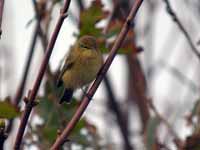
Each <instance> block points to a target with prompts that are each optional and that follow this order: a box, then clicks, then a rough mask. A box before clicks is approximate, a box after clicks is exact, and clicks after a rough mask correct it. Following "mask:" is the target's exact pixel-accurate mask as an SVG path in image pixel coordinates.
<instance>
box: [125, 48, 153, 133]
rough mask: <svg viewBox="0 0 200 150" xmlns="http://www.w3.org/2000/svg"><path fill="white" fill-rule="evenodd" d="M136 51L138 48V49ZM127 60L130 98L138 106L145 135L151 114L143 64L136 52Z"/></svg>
mask: <svg viewBox="0 0 200 150" xmlns="http://www.w3.org/2000/svg"><path fill="white" fill-rule="evenodd" d="M135 47H136V45H135ZM136 49H138V48H137V47H136ZM136 51H137V50H136ZM127 60H128V66H129V70H130V77H129V78H130V82H129V96H130V99H131V100H132V101H133V102H136V104H137V105H138V109H139V113H140V118H141V123H142V132H143V133H144V132H145V131H146V127H147V122H148V120H149V117H150V112H149V108H148V105H147V99H148V98H147V95H146V89H147V82H146V79H145V75H144V73H143V70H142V67H141V64H140V62H139V60H138V58H137V57H135V55H134V52H133V53H132V54H131V55H130V56H128V58H127Z"/></svg>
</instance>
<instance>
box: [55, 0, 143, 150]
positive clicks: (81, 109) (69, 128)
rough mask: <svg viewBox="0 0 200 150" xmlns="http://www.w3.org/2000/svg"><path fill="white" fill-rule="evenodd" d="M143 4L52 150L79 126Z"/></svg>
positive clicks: (132, 14)
mask: <svg viewBox="0 0 200 150" xmlns="http://www.w3.org/2000/svg"><path fill="white" fill-rule="evenodd" d="M142 2H143V0H136V1H135V3H134V5H133V7H132V9H131V12H130V14H129V16H128V17H127V19H126V22H125V23H124V25H123V27H122V30H121V32H120V33H119V35H118V37H117V39H116V40H115V43H114V45H113V47H112V49H111V51H110V54H109V56H108V58H107V60H106V62H105V63H104V65H103V66H102V68H101V70H100V72H99V74H98V75H97V78H96V80H95V81H94V83H93V84H92V86H91V88H90V89H89V91H88V92H87V94H86V96H85V97H84V98H83V100H82V102H81V104H80V106H79V107H78V109H77V110H76V112H75V114H74V116H73V117H72V119H71V120H70V122H69V124H68V125H67V126H66V128H65V129H64V131H63V132H62V134H61V135H60V136H59V137H58V138H57V139H56V141H55V143H54V144H53V146H52V147H51V149H52V150H55V149H58V148H59V147H60V146H61V145H62V144H63V143H64V142H65V141H66V139H67V137H68V136H69V134H70V132H71V131H72V129H73V128H74V127H75V125H76V124H77V122H78V121H79V119H80V118H81V116H82V114H83V113H84V111H85V110H86V108H87V106H88V104H89V102H90V100H91V98H92V97H93V95H94V94H95V92H96V90H97V88H98V87H99V85H100V83H101V81H102V80H103V78H104V77H105V74H106V72H107V71H108V69H109V67H110V65H111V63H112V61H113V59H114V57H115V55H116V53H117V50H118V49H119V48H120V46H121V44H122V42H123V40H124V39H125V36H126V34H127V33H128V31H129V29H130V28H131V27H132V25H133V19H134V17H135V15H136V13H137V11H138V9H139V7H140V6H141V4H142Z"/></svg>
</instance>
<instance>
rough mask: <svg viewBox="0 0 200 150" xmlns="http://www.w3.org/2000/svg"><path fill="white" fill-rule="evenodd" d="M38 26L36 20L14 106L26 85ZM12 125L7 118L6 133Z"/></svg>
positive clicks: (11, 121)
mask: <svg viewBox="0 0 200 150" xmlns="http://www.w3.org/2000/svg"><path fill="white" fill-rule="evenodd" d="M38 26H39V22H37V25H36V26H35V31H34V33H33V34H34V35H33V38H32V42H31V46H30V50H29V54H28V58H27V61H26V63H25V64H26V65H25V69H24V72H23V77H22V79H21V81H20V84H19V87H18V88H17V92H16V94H15V97H14V98H13V105H14V106H15V107H16V108H17V107H18V104H19V102H20V100H21V98H22V95H23V92H24V88H25V85H26V80H27V76H28V72H29V69H30V64H31V61H32V58H33V52H34V50H35V45H36V39H37V36H38V31H39V28H38ZM12 125H13V119H11V120H9V122H8V126H7V129H6V133H7V134H8V135H9V133H10V132H11V130H12Z"/></svg>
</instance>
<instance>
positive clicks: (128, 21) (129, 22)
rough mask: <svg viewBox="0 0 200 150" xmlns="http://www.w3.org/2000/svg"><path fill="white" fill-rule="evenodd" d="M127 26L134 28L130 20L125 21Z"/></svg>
mask: <svg viewBox="0 0 200 150" xmlns="http://www.w3.org/2000/svg"><path fill="white" fill-rule="evenodd" d="M126 22H127V25H128V26H129V27H130V28H131V27H134V26H135V23H134V21H133V20H131V19H127V21H126Z"/></svg>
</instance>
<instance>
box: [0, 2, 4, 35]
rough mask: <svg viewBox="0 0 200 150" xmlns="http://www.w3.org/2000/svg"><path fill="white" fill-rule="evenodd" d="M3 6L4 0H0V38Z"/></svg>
mask: <svg viewBox="0 0 200 150" xmlns="http://www.w3.org/2000/svg"><path fill="white" fill-rule="evenodd" d="M3 7H4V0H0V38H1V34H2V29H1V26H2V18H3Z"/></svg>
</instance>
